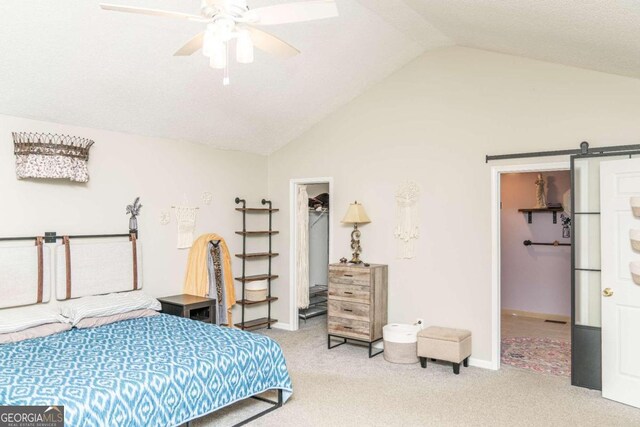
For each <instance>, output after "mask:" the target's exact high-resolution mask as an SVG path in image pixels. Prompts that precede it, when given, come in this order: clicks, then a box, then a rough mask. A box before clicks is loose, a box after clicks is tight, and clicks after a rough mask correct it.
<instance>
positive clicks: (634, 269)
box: [629, 261, 640, 285]
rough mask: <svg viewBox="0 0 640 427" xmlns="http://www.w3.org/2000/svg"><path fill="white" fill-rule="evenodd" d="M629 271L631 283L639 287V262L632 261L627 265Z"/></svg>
mask: <svg viewBox="0 0 640 427" xmlns="http://www.w3.org/2000/svg"><path fill="white" fill-rule="evenodd" d="M629 271H630V272H631V278H632V279H633V283H635V284H636V285H640V262H638V261H633V262H630V263H629Z"/></svg>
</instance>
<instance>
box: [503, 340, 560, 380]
mask: <svg viewBox="0 0 640 427" xmlns="http://www.w3.org/2000/svg"><path fill="white" fill-rule="evenodd" d="M502 363H504V364H505V365H510V366H515V367H517V368H523V369H529V370H531V371H535V372H543V373H546V374H552V375H558V376H565V377H568V376H570V375H571V344H570V343H569V342H567V341H559V340H552V339H549V338H530V337H515V338H503V339H502Z"/></svg>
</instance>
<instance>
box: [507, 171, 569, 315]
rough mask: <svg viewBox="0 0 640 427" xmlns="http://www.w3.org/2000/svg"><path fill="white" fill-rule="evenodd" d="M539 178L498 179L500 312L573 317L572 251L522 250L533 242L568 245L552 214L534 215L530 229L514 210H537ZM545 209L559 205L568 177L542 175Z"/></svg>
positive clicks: (556, 248)
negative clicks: (546, 205) (551, 204)
mask: <svg viewBox="0 0 640 427" xmlns="http://www.w3.org/2000/svg"><path fill="white" fill-rule="evenodd" d="M537 176H538V173H537V172H530V173H510V174H503V175H501V185H500V193H501V194H500V200H501V201H502V210H501V215H500V217H501V218H500V225H501V227H500V228H501V231H500V239H501V243H500V251H501V262H500V267H501V275H502V279H501V281H500V291H501V303H502V309H503V310H507V311H508V310H519V311H526V312H531V313H538V314H554V315H559V316H571V248H570V247H569V246H524V244H523V242H524V241H525V240H531V241H533V242H547V243H549V242H553V241H555V240H557V241H559V242H561V243H571V239H570V238H563V237H562V222H561V220H560V214H559V213H558V214H557V220H558V222H557V223H556V224H554V223H553V218H552V215H551V214H550V213H534V214H533V216H532V221H531V224H529V223H528V221H527V214H524V213H521V212H518V209H522V208H532V207H534V206H535V205H536V186H535V181H536V179H537ZM542 176H543V178H544V180H545V182H546V190H547V191H546V194H547V203H562V196H563V195H564V193H565V192H566V191H568V190H569V189H570V188H571V176H570V173H569V171H554V172H544V173H542Z"/></svg>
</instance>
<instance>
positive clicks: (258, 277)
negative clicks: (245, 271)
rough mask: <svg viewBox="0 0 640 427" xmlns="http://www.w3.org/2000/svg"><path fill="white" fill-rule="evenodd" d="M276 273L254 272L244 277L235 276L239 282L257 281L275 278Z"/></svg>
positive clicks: (276, 276)
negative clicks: (254, 273)
mask: <svg viewBox="0 0 640 427" xmlns="http://www.w3.org/2000/svg"><path fill="white" fill-rule="evenodd" d="M277 278H278V275H277V274H271V275H269V274H256V275H254V276H244V277H236V280H237V281H239V282H244V283H246V282H257V281H258V280H270V279H277Z"/></svg>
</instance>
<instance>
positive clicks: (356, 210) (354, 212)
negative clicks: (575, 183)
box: [342, 202, 371, 224]
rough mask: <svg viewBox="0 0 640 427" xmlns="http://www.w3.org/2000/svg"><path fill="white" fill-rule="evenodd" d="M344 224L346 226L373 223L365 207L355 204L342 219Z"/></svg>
mask: <svg viewBox="0 0 640 427" xmlns="http://www.w3.org/2000/svg"><path fill="white" fill-rule="evenodd" d="M342 222H343V223H345V224H367V223H369V222H371V220H370V219H369V217H368V216H367V213H366V212H365V211H364V206H362V205H361V204H360V203H358V202H355V203H351V204H350V205H349V209H347V213H346V215H345V216H344V218H342Z"/></svg>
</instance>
